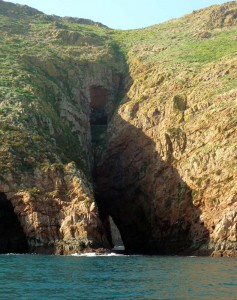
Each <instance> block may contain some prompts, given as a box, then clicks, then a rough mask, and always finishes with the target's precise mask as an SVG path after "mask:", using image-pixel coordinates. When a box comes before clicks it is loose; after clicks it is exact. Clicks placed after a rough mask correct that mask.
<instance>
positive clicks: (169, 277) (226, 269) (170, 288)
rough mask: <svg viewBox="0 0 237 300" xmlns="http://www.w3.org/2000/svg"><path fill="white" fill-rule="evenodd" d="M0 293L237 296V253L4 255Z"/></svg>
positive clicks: (5, 296) (84, 296) (82, 296)
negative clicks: (225, 255)
mask: <svg viewBox="0 0 237 300" xmlns="http://www.w3.org/2000/svg"><path fill="white" fill-rule="evenodd" d="M0 299H14V300H15V299H17V300H18V299H29V300H35V299H37V300H38V299H40V300H42V299H70V300H71V299H89V300H90V299H103V300H104V299H235V300H236V299H237V259H230V258H197V257H160V256H115V257H113V256H107V257H106V256H103V257H98V256H97V257H81V256H64V257H63V256H43V255H42V256H41V255H0Z"/></svg>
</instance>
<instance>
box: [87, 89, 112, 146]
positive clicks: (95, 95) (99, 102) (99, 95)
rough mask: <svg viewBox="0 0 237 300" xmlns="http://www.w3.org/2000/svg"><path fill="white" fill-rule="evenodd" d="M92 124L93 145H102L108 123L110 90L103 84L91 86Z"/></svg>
mask: <svg viewBox="0 0 237 300" xmlns="http://www.w3.org/2000/svg"><path fill="white" fill-rule="evenodd" d="M90 99H91V102H90V110H91V112H90V126H91V140H92V145H94V146H96V145H100V144H101V142H102V140H103V136H104V133H105V132H106V129H107V124H108V111H109V92H108V90H107V89H106V88H104V87H103V86H98V85H92V86H91V87H90Z"/></svg>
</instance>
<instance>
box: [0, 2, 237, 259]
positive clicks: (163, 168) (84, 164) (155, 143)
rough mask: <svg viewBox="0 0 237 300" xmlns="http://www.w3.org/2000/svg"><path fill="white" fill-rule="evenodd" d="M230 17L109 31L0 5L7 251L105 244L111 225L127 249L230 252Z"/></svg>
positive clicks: (234, 215)
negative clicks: (110, 221)
mask: <svg viewBox="0 0 237 300" xmlns="http://www.w3.org/2000/svg"><path fill="white" fill-rule="evenodd" d="M236 9H237V8H236V3H235V2H233V3H228V4H225V5H222V6H214V7H211V8H208V9H206V10H202V11H198V12H194V13H193V14H191V15H187V16H185V17H184V18H182V19H179V20H173V21H171V22H166V23H164V24H161V25H156V26H153V27H150V28H146V29H142V30H133V31H115V30H110V29H108V28H107V27H105V26H103V25H101V24H98V23H93V22H90V21H88V20H81V19H73V18H59V17H55V16H47V15H44V14H42V13H41V12H38V11H36V10H33V9H31V8H28V7H25V6H23V7H19V6H16V5H13V4H10V3H6V2H3V1H0V11H1V13H2V15H1V33H2V35H1V36H2V41H1V59H2V64H1V65H2V66H3V67H2V68H1V78H2V84H1V100H0V118H1V119H0V121H1V122H0V135H1V141H2V143H1V144H0V152H1V157H0V170H1V172H0V211H1V210H2V211H3V212H4V213H3V215H4V216H7V215H8V214H9V215H11V216H12V222H10V223H11V224H13V225H12V226H10V225H7V226H8V227H9V234H5V235H6V236H8V237H9V236H12V238H8V240H9V242H8V244H9V245H10V246H9V247H8V248H5V250H2V252H4V251H5V252H13V251H15V252H26V251H30V252H41V253H57V254H68V253H73V252H80V251H90V250H92V249H96V248H101V247H104V248H109V247H111V246H112V245H111V235H110V228H109V217H112V218H113V220H114V222H115V224H116V225H117V227H118V228H119V230H120V233H121V236H122V239H123V243H124V245H125V248H126V250H127V251H129V252H140V253H196V254H211V253H213V254H215V255H235V254H236V235H237V233H236V231H237V230H236V224H237V222H236V221H237V207H236V206H237V201H236V200H237V199H236V197H237V196H236V191H237V185H236V175H237V174H236V172H237V170H236V166H237V157H236V154H235V153H236V148H237V132H236V125H237V123H236V122H237V121H236V120H237V111H236V104H237V103H236V101H237V90H236V86H237V85H236V84H237V82H236V71H237V58H236V43H237V41H236V36H237V29H236V26H237V22H236V14H237V13H236V11H237V10H236ZM191 25H192V26H191ZM6 201H8V204H9V205H8V206H7V205H6V203H7V202H6ZM14 216H15V217H14ZM14 218H15V219H14ZM4 220H5V219H3V221H2V222H1V220H0V227H1V228H0V231H1V230H2V228H3V227H4V226H5V227H6V223H4V222H5V221H4ZM4 224H5V225H4ZM16 232H17V234H16ZM0 244H1V245H4V238H3V239H1V240H0Z"/></svg>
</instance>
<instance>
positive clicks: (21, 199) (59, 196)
mask: <svg viewBox="0 0 237 300" xmlns="http://www.w3.org/2000/svg"><path fill="white" fill-rule="evenodd" d="M34 175H35V176H34V179H33V180H35V185H34V188H29V189H28V190H22V191H21V190H20V191H19V190H16V191H14V189H16V188H17V187H11V189H10V187H9V186H7V185H1V190H2V191H5V195H6V197H7V199H8V201H10V202H11V204H12V206H13V208H14V212H15V214H16V216H17V217H18V220H19V222H20V225H21V228H22V230H23V232H24V234H25V236H26V239H27V242H28V247H29V249H28V251H29V252H34V253H35V252H36V253H56V254H70V253H75V252H80V251H83V250H86V251H89V249H96V248H99V247H106V246H107V247H108V246H109V244H108V242H107V238H106V236H105V234H104V231H103V227H102V224H101V222H100V220H99V218H98V210H97V207H96V205H95V202H94V198H93V191H92V187H91V185H90V184H88V180H87V179H86V178H85V176H84V175H83V174H82V173H81V172H80V171H78V170H77V169H76V167H75V165H73V164H69V165H67V166H65V168H62V167H58V166H54V167H49V168H47V169H43V170H39V169H37V170H35V174H34ZM24 179H25V180H28V179H27V178H24ZM22 184H24V182H22ZM25 185H26V183H25ZM16 252H17V251H16Z"/></svg>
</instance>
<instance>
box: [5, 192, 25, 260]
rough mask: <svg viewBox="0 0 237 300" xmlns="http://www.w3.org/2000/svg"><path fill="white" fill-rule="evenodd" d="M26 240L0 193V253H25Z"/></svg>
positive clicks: (11, 210) (10, 206) (11, 209)
mask: <svg viewBox="0 0 237 300" xmlns="http://www.w3.org/2000/svg"><path fill="white" fill-rule="evenodd" d="M27 252H28V246H27V239H26V236H25V234H24V232H23V229H22V228H21V225H20V222H19V220H18V219H17V216H16V214H15V213H14V208H13V206H12V204H11V202H10V201H9V200H8V199H7V197H6V194H5V193H2V192H0V253H1V254H4V253H27Z"/></svg>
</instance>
